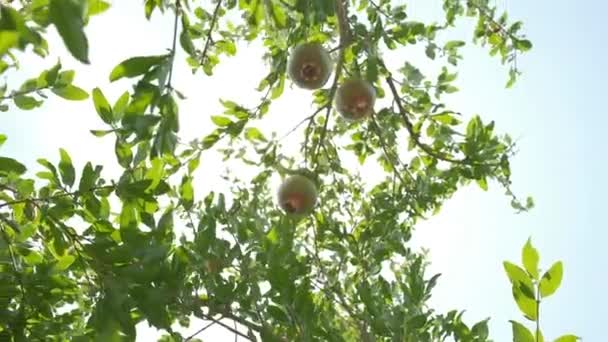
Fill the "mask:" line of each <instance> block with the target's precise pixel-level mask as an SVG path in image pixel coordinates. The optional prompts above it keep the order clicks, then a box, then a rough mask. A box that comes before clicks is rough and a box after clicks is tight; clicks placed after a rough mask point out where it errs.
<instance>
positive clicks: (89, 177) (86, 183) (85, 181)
mask: <svg viewBox="0 0 608 342" xmlns="http://www.w3.org/2000/svg"><path fill="white" fill-rule="evenodd" d="M97 177H98V176H97V175H96V172H95V170H93V165H92V164H91V162H87V163H86V165H85V166H84V168H83V169H82V176H80V183H79V184H78V191H80V192H85V191H89V190H90V189H91V188H93V187H94V186H95V181H96V180H97Z"/></svg>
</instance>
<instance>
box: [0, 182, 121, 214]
mask: <svg viewBox="0 0 608 342" xmlns="http://www.w3.org/2000/svg"><path fill="white" fill-rule="evenodd" d="M114 188H115V186H114V185H106V186H100V187H96V188H92V189H89V190H86V191H82V192H81V191H74V192H64V193H61V194H58V195H53V196H49V197H29V198H24V199H19V200H14V201H8V202H4V203H0V209H1V208H4V207H6V206H10V205H14V204H20V203H28V202H34V203H35V202H49V201H52V200H55V199H58V198H62V197H66V196H76V197H79V196H80V195H81V194H83V193H87V192H94V191H97V190H113V189H114Z"/></svg>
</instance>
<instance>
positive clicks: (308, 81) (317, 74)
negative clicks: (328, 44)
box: [287, 43, 332, 90]
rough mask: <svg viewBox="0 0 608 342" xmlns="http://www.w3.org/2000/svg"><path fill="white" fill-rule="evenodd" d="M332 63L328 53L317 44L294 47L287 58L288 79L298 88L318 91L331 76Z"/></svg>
mask: <svg viewBox="0 0 608 342" xmlns="http://www.w3.org/2000/svg"><path fill="white" fill-rule="evenodd" d="M331 70H332V62H331V57H330V56H329V52H327V50H325V48H324V47H323V46H322V45H321V44H319V43H304V44H300V45H298V46H296V47H295V48H294V49H293V50H292V51H291V54H290V56H289V62H288V66H287V72H288V73H289V78H291V80H292V81H293V82H294V83H295V84H296V85H297V86H298V87H300V88H304V89H310V90H314V89H319V88H321V87H323V86H324V85H325V83H327V80H328V79H329V76H330V75H331Z"/></svg>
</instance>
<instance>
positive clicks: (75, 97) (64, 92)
mask: <svg viewBox="0 0 608 342" xmlns="http://www.w3.org/2000/svg"><path fill="white" fill-rule="evenodd" d="M51 91H52V92H53V93H55V95H57V96H60V97H63V98H64V99H66V100H72V101H82V100H86V99H88V98H89V94H88V93H87V92H86V91H84V90H83V89H81V88H78V87H76V86H73V85H71V84H69V85H67V86H64V87H59V88H52V89H51Z"/></svg>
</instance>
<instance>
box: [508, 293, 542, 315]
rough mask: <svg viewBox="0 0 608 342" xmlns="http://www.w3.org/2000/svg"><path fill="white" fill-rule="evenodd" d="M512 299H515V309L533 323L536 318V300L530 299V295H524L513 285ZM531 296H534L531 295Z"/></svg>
mask: <svg viewBox="0 0 608 342" xmlns="http://www.w3.org/2000/svg"><path fill="white" fill-rule="evenodd" d="M512 291H513V299H515V303H516V304H517V307H519V309H520V310H521V312H523V313H524V315H526V318H527V319H529V320H531V321H535V320H536V319H537V318H538V317H537V316H538V315H537V306H538V304H537V303H536V300H534V299H532V298H530V294H524V292H523V291H522V288H521V287H517V286H515V285H513V288H512ZM531 295H532V296H533V295H534V294H531Z"/></svg>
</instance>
